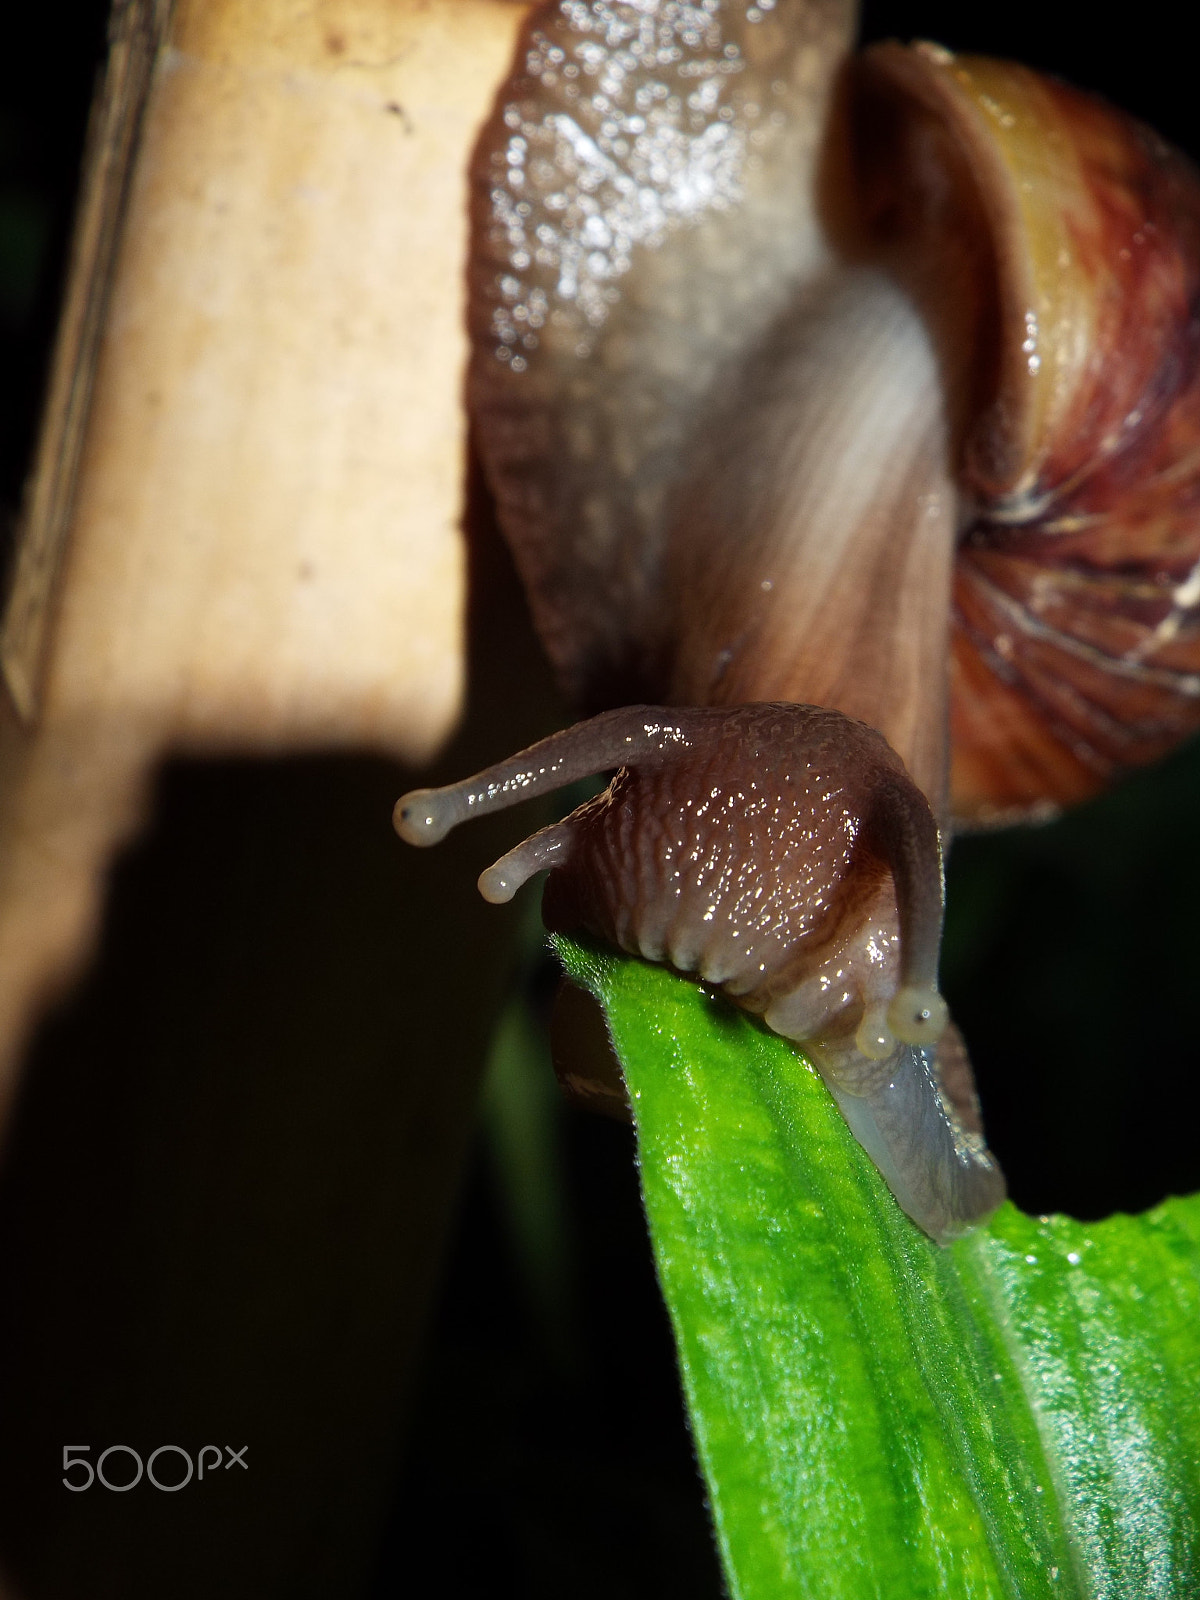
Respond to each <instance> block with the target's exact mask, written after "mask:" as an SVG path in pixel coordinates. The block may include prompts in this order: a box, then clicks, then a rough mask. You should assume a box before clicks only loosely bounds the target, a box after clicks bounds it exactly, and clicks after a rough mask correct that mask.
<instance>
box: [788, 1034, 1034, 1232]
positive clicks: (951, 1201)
mask: <svg viewBox="0 0 1200 1600" xmlns="http://www.w3.org/2000/svg"><path fill="white" fill-rule="evenodd" d="M817 1054H818V1052H814V1055H817ZM818 1067H819V1068H820V1070H821V1075H822V1077H823V1078H824V1079H825V1082H826V1083H827V1084H828V1086H829V1090H830V1092H831V1093H832V1095H833V1097H834V1099H835V1100H836V1101H837V1104H838V1108H839V1109H840V1111H841V1113H842V1115H843V1116H844V1117H845V1119H846V1122H847V1124H848V1125H849V1127H850V1131H851V1132H852V1133H853V1134H854V1137H855V1138H856V1139H857V1140H858V1142H859V1144H861V1145H862V1147H863V1149H864V1150H865V1151H866V1152H867V1154H868V1155H869V1156H870V1157H871V1160H872V1161H873V1162H874V1163H875V1165H876V1166H877V1167H878V1169H879V1171H880V1173H881V1174H882V1175H883V1177H884V1179H885V1180H886V1182H887V1185H888V1188H889V1189H890V1190H891V1191H892V1193H893V1195H895V1197H896V1200H897V1202H898V1204H899V1205H900V1207H901V1209H902V1210H903V1211H905V1212H907V1214H908V1215H909V1216H910V1217H911V1218H912V1219H913V1221H914V1222H915V1223H917V1225H918V1226H919V1227H921V1228H923V1229H924V1230H925V1232H926V1233H928V1234H929V1235H930V1236H931V1237H932V1238H934V1239H935V1240H937V1242H938V1243H939V1244H947V1243H948V1242H949V1241H950V1240H951V1239H954V1238H956V1237H957V1236H958V1235H959V1234H962V1233H965V1232H966V1231H967V1230H968V1229H969V1228H972V1227H973V1226H974V1225H975V1224H976V1223H978V1222H979V1221H981V1220H982V1219H983V1218H984V1217H986V1216H987V1215H988V1214H989V1213H990V1212H992V1211H994V1210H995V1209H996V1207H997V1206H998V1205H999V1204H1000V1202H1001V1201H1002V1200H1003V1199H1004V1196H1005V1192H1006V1191H1005V1183H1004V1175H1003V1173H1002V1172H1001V1171H1000V1168H999V1166H998V1165H997V1164H996V1162H995V1161H994V1160H993V1159H992V1157H991V1156H990V1155H989V1153H988V1150H987V1146H986V1145H985V1144H984V1142H983V1139H982V1138H981V1137H980V1135H979V1134H977V1133H974V1132H972V1131H970V1130H969V1129H967V1128H965V1127H964V1126H963V1124H962V1122H961V1121H960V1120H959V1117H958V1116H957V1114H956V1112H955V1110H954V1107H953V1106H952V1105H951V1102H950V1099H949V1097H948V1096H947V1094H946V1093H945V1092H944V1090H943V1088H942V1085H941V1082H940V1079H939V1075H938V1070H937V1061H936V1051H935V1050H933V1049H931V1048H928V1047H927V1048H920V1047H917V1046H914V1045H909V1044H901V1045H899V1046H898V1047H897V1048H896V1050H895V1052H894V1053H893V1055H892V1056H891V1057H889V1058H888V1060H887V1061H886V1062H885V1063H879V1064H878V1068H877V1069H876V1070H875V1071H873V1072H871V1073H870V1075H869V1082H870V1086H869V1087H867V1088H866V1090H865V1092H855V1090H853V1089H851V1088H850V1087H848V1086H847V1083H846V1080H845V1076H844V1075H843V1074H842V1073H840V1072H839V1071H838V1070H837V1069H836V1068H834V1067H831V1066H830V1065H828V1064H824V1065H823V1064H822V1063H821V1062H820V1060H818Z"/></svg>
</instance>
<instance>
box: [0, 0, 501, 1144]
mask: <svg viewBox="0 0 1200 1600" xmlns="http://www.w3.org/2000/svg"><path fill="white" fill-rule="evenodd" d="M523 9H524V8H522V7H520V6H517V5H513V4H509V3H505V0H454V3H453V4H445V5H438V6H434V7H428V6H426V5H424V4H422V3H421V0H327V3H325V4H323V5H322V6H320V7H315V8H314V7H312V6H310V5H308V4H305V3H302V0H174V4H170V3H169V0H126V3H124V4H122V3H118V4H117V5H116V6H115V7H114V21H113V27H112V32H111V53H110V61H109V67H108V71H107V75H106V78H105V82H104V85H103V86H102V89H101V91H100V94H99V96H98V100H97V105H96V108H95V110H94V113H93V118H92V124H91V130H90V134H89V146H88V154H87V156H86V158H85V169H84V184H83V193H82V198H81V202H80V208H79V213H78V218H77V224H76V231H75V240H74V245H73V251H72V261H71V266H70V269H69V275H68V283H67V287H66V291H65V296H64V310H63V316H62V321H61V326H60V333H59V340H58V345H57V349H56V353H55V357H54V361H53V364H52V370H51V376H50V380H49V384H48V390H47V402H46V409H45V413H44V418H43V424H42V429H41V434H40V442H39V446H38V449H37V453H36V456H35V462H34V468H33V472H32V475H31V479H30V485H29V489H28V492H27V495H26V502H25V511H24V515H23V519H22V527H21V530H20V533H19V539H18V553H17V558H16V567H15V577H14V582H13V588H12V591H11V595H10V599H9V605H8V610H7V614H6V617H5V621H4V626H3V635H2V638H0V663H2V666H3V673H4V678H5V682H6V686H7V694H8V696H9V697H11V703H10V704H6V705H5V706H4V708H3V712H2V713H0V758H2V759H0V1119H2V1118H3V1117H4V1116H5V1115H6V1113H7V1111H8V1109H9V1107H10V1105H11V1101H12V1096H13V1091H14V1088H15V1085H16V1082H17V1079H18V1069H19V1062H20V1057H21V1053H22V1050H23V1048H24V1046H25V1044H26V1043H27V1041H28V1039H29V1037H30V1033H31V1030H32V1028H33V1026H34V1025H35V1023H36V1021H37V1019H38V1018H39V1017H40V1016H41V1015H42V1014H43V1012H44V1010H45V1008H46V1006H47V1005H48V1004H49V1003H50V1001H51V1000H52V999H53V998H54V997H55V996H56V995H58V994H60V993H61V992H62V991H63V989H64V988H65V987H66V986H67V985H68V984H69V983H70V981H71V979H72V977H73V976H74V975H75V974H77V973H78V971H79V970H80V968H81V966H82V964H83V963H84V962H85V961H86V959H87V957H88V955H89V953H90V951H91V949H92V946H93V942H94V938H95V933H96V929H97V926H98V923H99V919H100V916H101V912H102V906H103V892H104V882H105V875H106V871H107V868H108V866H109V863H110V862H111V860H112V858H113V854H114V852H115V851H116V849H117V848H118V847H119V846H120V845H121V844H122V843H123V842H125V841H126V840H128V839H129V838H130V837H131V836H132V835H133V834H134V833H135V832H136V830H137V828H138V827H139V825H140V823H141V822H142V820H143V818H144V815H145V811H146V806H147V796H148V794H149V792H150V784H151V781H152V779H153V776H154V774H155V772H156V771H157V769H158V767H159V765H160V764H161V762H162V760H163V759H164V757H165V756H166V755H168V754H175V753H202V754H208V753H212V754H216V753H221V754H228V753H231V752H242V753H262V754H271V755H275V754H283V753H286V752H291V751H299V750H336V749H354V750H364V749H367V750H375V751H380V752H385V753H388V754H391V755H394V756H397V757H399V758H401V759H403V760H405V761H407V762H410V763H414V764H419V763H421V762H424V761H427V760H428V759H429V758H430V756H431V755H432V754H433V753H434V752H435V751H436V750H437V749H438V748H439V747H440V746H441V745H442V744H444V742H445V741H446V739H447V738H448V737H449V735H450V733H451V732H452V731H453V729H454V727H455V724H456V721H457V719H458V717H459V714H460V709H461V702H462V697H463V683H464V643H463V609H464V582H465V579H464V571H465V562H464V554H463V547H462V542H463V541H462V529H461V517H462V499H463V484H464V477H465V472H464V459H465V423H464V420H463V415H462V405H461V389H462V373H463V367H464V364H465V358H466V346H465V334H464V331H463V317H462V288H461V285H462V282H463V268H464V255H465V247H466V169H467V162H468V156H469V152H470V149H471V146H472V143H473V141H474V138H475V135H476V131H477V129H478V126H479V124H480V122H481V121H482V119H483V117H484V116H485V114H486V112H487V110H488V109H489V106H490V102H491V98H492V95H493V93H494V90H495V85H496V84H497V83H498V82H499V80H500V78H501V76H502V73H503V71H504V69H505V67H506V66H507V63H508V60H509V58H510V57H511V54H512V50H513V46H514V42H515V36H516V29H517V26H518V24H519V22H520V20H521V17H522V15H523Z"/></svg>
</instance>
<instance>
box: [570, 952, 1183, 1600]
mask: <svg viewBox="0 0 1200 1600" xmlns="http://www.w3.org/2000/svg"><path fill="white" fill-rule="evenodd" d="M559 953H560V955H561V956H562V959H563V961H564V963H565V965H566V967H567V970H568V972H569V973H570V975H571V976H572V977H573V978H574V979H575V980H576V981H577V982H579V983H580V984H582V985H583V986H585V987H587V988H589V989H591V990H592V992H593V993H594V994H595V995H596V997H597V998H598V999H599V1000H600V1002H601V1003H602V1005H603V1006H604V1008H605V1010H606V1012H607V1014H608V1018H609V1025H610V1028H611V1031H612V1036H613V1040H614V1043H615V1046H616V1049H617V1053H618V1055H619V1056H620V1059H621V1061H622V1064H623V1066H624V1069H625V1073H626V1080H627V1083H628V1086H629V1091H630V1095H631V1097H632V1101H633V1106H634V1114H635V1120H636V1123H637V1133H638V1149H639V1160H640V1164H641V1176H642V1189H643V1194H644V1197H645V1204H646V1214H647V1217H648V1219H649V1224H650V1234H651V1238H652V1241H653V1245H654V1251H655V1256H656V1258H657V1262H658V1271H659V1276H660V1279H661V1281H662V1286H663V1291H664V1294H665V1297H666V1301H667V1305H668V1308H669V1310H670V1314H671V1319H672V1322H673V1324H674V1328H675V1337H676V1342H677V1345H678V1350H679V1361H680V1367H681V1370H682V1374H683V1382H684V1388H685V1391H686V1394H687V1400H688V1405H689V1408H690V1411H691V1418H692V1427H693V1431H694V1434H695V1439H696V1444H697V1448H698V1451H699V1455H700V1460H701V1464H702V1466H703V1469H704V1472H705V1475H706V1478H707V1481H708V1488H709V1494H710V1497H711V1504H712V1512H713V1519H714V1522H715V1525H716V1531H717V1539H718V1542H719V1545H720V1548H721V1553H722V1557H723V1559H724V1562H725V1568H726V1573H727V1576H728V1581H729V1586H730V1591H731V1593H732V1594H733V1595H734V1596H735V1597H737V1600H776V1597H785V1596H786V1597H787V1600H792V1597H798V1596H808V1595H812V1596H820V1597H821V1600H840V1597H845V1600H863V1597H866V1596H876V1595H878V1596H881V1597H886V1600H908V1597H915V1596H925V1595H949V1596H953V1597H954V1600H974V1597H983V1596H989V1597H991V1596H995V1597H1000V1596H1004V1597H1006V1600H1007V1597H1011V1600H1035V1597H1040V1596H1047V1597H1049V1596H1053V1597H1055V1600H1066V1597H1076V1596H1080V1597H1082V1596H1089V1597H1096V1600H1100V1597H1104V1600H1116V1597H1118V1596H1121V1597H1123V1596H1129V1597H1131V1600H1132V1597H1136V1600H1147V1597H1163V1600H1166V1597H1171V1600H1184V1597H1187V1596H1195V1595H1198V1594H1200V1538H1198V1533H1197V1523H1198V1520H1200V1518H1198V1513H1200V1197H1195V1198H1192V1199H1187V1200H1171V1201H1168V1202H1167V1203H1166V1204H1165V1205H1162V1206H1159V1207H1157V1208H1156V1209H1155V1210H1154V1211H1151V1212H1148V1213H1147V1214H1146V1215H1144V1216H1141V1217H1125V1216H1116V1217H1112V1218H1111V1219H1109V1220H1108V1221H1106V1222H1102V1223H1094V1224H1081V1223H1077V1222H1073V1221H1071V1220H1070V1219H1069V1218H1065V1217H1042V1218H1034V1217H1027V1216H1024V1215H1022V1214H1021V1213H1020V1212H1018V1211H1017V1210H1016V1209H1015V1207H1013V1206H1011V1205H1006V1206H1004V1207H1003V1208H1002V1209H1001V1210H1000V1211H999V1212H998V1213H997V1214H996V1216H995V1217H994V1218H993V1220H992V1222H991V1223H990V1224H989V1225H988V1226H987V1227H984V1228H981V1229H978V1230H977V1231H976V1232H975V1233H974V1234H972V1235H970V1236H969V1237H968V1238H966V1239H962V1240H959V1241H958V1242H957V1243H956V1244H954V1245H953V1246H951V1247H950V1248H949V1249H939V1248H938V1247H937V1246H936V1245H934V1244H932V1243H931V1242H930V1240H928V1239H927V1238H926V1237H925V1236H924V1234H922V1233H920V1232H919V1231H918V1230H917V1229H916V1228H915V1227H914V1226H913V1224H912V1223H910V1222H909V1221H908V1219H907V1218H906V1217H905V1216H904V1215H903V1213H902V1212H901V1211H900V1210H899V1209H898V1207H897V1206H896V1204H895V1202H894V1201H893V1200H892V1198H891V1195H890V1194H889V1192H888V1190H887V1188H886V1187H885V1186H884V1184H883V1181H882V1180H881V1179H880V1177H879V1176H878V1174H877V1173H876V1171H875V1168H874V1167H873V1166H872V1164H871V1162H870V1160H869V1159H868V1157H867V1156H866V1155H865V1154H864V1153H863V1152H862V1151H861V1150H860V1148H859V1146H858V1145H857V1144H856V1143H855V1141H854V1139H853V1138H852V1137H851V1135H850V1133H849V1131H848V1129H847V1128H846V1125H845V1123H844V1122H843V1121H842V1119H841V1117H840V1115H839V1114H838V1111H837V1109H836V1107H835V1105H834V1103H833V1101H832V1099H831V1098H830V1096H829V1094H828V1092H827V1091H826V1089H825V1087H824V1085H823V1084H822V1082H821V1080H820V1078H819V1077H818V1076H817V1074H816V1073H815V1072H814V1071H813V1069H812V1068H811V1067H810V1066H809V1065H808V1063H807V1062H806V1061H805V1060H804V1059H803V1058H802V1057H801V1056H800V1055H799V1054H798V1053H797V1052H796V1051H794V1050H793V1049H792V1048H791V1047H790V1046H789V1045H788V1044H787V1043H785V1042H784V1041H783V1040H781V1039H779V1038H777V1037H775V1036H774V1035H773V1034H771V1033H769V1032H767V1031H766V1030H765V1029H764V1028H762V1027H760V1026H759V1025H757V1024H756V1023H755V1022H753V1021H752V1020H751V1019H750V1018H748V1017H746V1016H745V1015H744V1014H743V1013H741V1012H738V1011H737V1010H736V1009H735V1008H733V1007H732V1006H730V1005H729V1004H727V1003H726V1002H725V1001H723V1000H721V999H720V998H719V997H714V996H713V995H711V994H710V993H709V992H708V991H706V990H705V989H703V988H702V987H701V986H699V985H698V984H697V983H695V982H688V981H686V980H684V979H681V978H679V977H677V976H675V975H674V974H672V973H670V972H668V971H666V970H665V969H663V968H661V967H651V966H647V965H645V964H644V963H642V962H638V961H633V960H630V959H628V958H625V957H618V956H616V955H613V954H610V953H604V952H599V951H596V950H594V949H590V948H586V947H584V946H581V945H578V944H574V943H572V942H570V941H567V940H560V941H559Z"/></svg>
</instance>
